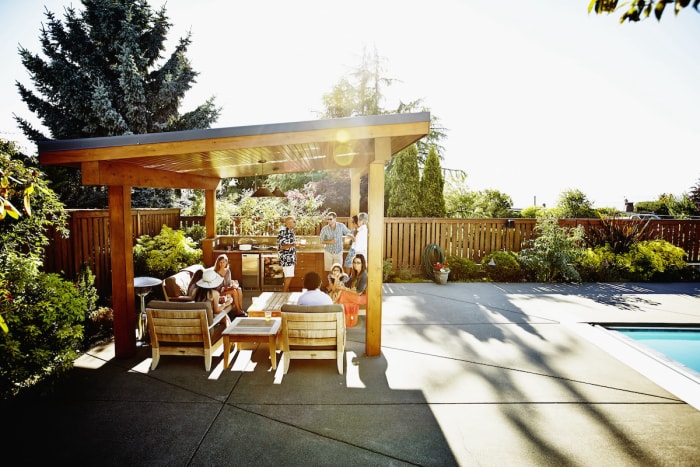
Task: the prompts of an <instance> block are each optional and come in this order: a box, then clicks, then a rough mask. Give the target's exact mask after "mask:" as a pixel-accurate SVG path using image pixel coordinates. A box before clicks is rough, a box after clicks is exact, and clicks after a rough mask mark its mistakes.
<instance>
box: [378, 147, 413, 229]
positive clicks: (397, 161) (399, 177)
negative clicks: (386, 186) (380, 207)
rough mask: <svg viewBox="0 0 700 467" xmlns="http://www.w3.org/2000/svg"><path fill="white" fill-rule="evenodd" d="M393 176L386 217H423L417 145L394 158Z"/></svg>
mask: <svg viewBox="0 0 700 467" xmlns="http://www.w3.org/2000/svg"><path fill="white" fill-rule="evenodd" d="M391 174H392V180H391V193H390V194H389V205H388V206H387V210H386V211H387V212H386V215H387V216H388V217H419V216H421V213H422V211H421V202H420V199H419V191H420V190H419V186H420V175H419V173H418V149H417V148H416V145H415V144H412V145H411V146H409V147H407V148H406V149H404V150H403V151H401V152H399V153H398V154H396V156H394V167H393V170H392V171H391Z"/></svg>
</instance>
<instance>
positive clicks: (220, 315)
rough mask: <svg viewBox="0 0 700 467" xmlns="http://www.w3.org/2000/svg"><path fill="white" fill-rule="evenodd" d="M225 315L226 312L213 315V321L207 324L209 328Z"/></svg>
mask: <svg viewBox="0 0 700 467" xmlns="http://www.w3.org/2000/svg"><path fill="white" fill-rule="evenodd" d="M225 317H226V312H221V313H219V314H215V315H214V321H213V322H212V323H211V326H209V329H211V328H213V327H214V326H216V325H217V324H219V321H221V320H222V319H224V318H225Z"/></svg>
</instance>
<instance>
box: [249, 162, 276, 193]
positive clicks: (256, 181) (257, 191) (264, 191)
mask: <svg viewBox="0 0 700 467" xmlns="http://www.w3.org/2000/svg"><path fill="white" fill-rule="evenodd" d="M265 162H267V161H266V160H265V159H260V160H259V161H258V163H259V164H264V163H265ZM257 184H258V177H257V176H256V177H255V185H257ZM274 196H275V195H274V194H273V193H272V192H271V191H270V190H269V189H267V188H265V187H264V186H261V187H260V188H258V189H257V190H255V191H254V192H253V194H252V195H250V197H251V198H272V197H274Z"/></svg>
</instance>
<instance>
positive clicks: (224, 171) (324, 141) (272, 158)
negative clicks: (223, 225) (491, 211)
mask: <svg viewBox="0 0 700 467" xmlns="http://www.w3.org/2000/svg"><path fill="white" fill-rule="evenodd" d="M429 130H430V113H428V112H421V113H410V114H390V115H375V116H367V117H352V118H339V119H330V120H312V121H305V122H292V123H279V124H267V125H253V126H242V127H230V128H212V129H206V130H188V131H178V132H169V133H153V134H145V135H125V136H112V137H103V138H85V139H75V140H52V141H43V142H40V143H39V145H38V146H39V158H40V161H41V163H42V164H44V165H62V166H69V167H79V168H81V169H82V176H83V184H85V185H127V186H143V187H156V188H168V187H169V188H208V189H213V188H216V186H217V185H218V183H219V181H220V180H221V179H222V178H230V177H236V178H242V177H252V176H255V175H271V174H278V173H292V172H307V171H310V170H338V169H343V168H352V169H357V170H360V171H365V170H366V169H367V168H368V167H369V164H370V163H372V162H373V161H374V160H375V153H374V139H375V138H390V144H391V154H392V155H393V154H396V153H397V152H399V151H401V150H402V149H404V148H406V147H408V146H410V145H411V144H413V143H414V142H416V141H418V140H419V139H420V138H422V137H423V136H425V135H427V134H428V132H429Z"/></svg>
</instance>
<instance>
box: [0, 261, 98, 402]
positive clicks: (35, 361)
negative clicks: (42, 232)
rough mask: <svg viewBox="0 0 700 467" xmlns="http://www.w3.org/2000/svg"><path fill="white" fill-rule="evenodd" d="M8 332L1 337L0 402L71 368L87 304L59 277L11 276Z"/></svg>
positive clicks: (73, 286)
mask: <svg viewBox="0 0 700 467" xmlns="http://www.w3.org/2000/svg"><path fill="white" fill-rule="evenodd" d="M11 275H12V276H14V277H12V278H11V284H12V285H11V288H12V293H13V297H14V299H13V302H12V312H11V313H8V314H7V315H6V316H5V319H6V320H7V323H8V327H9V331H8V332H7V333H0V397H2V398H8V397H12V396H14V395H16V394H17V393H19V392H20V391H21V390H22V389H24V388H28V387H30V386H32V385H34V384H36V383H37V382H38V381H42V380H47V379H52V378H57V377H59V376H61V375H62V374H64V373H65V372H66V371H67V370H69V369H70V368H72V366H73V360H74V359H75V358H76V357H77V353H78V350H79V349H80V343H81V341H82V337H83V326H82V322H83V321H84V319H85V310H86V309H87V300H86V298H85V297H83V296H81V294H80V291H79V290H78V288H77V287H76V286H75V285H74V284H72V283H70V282H68V281H66V280H64V279H62V278H61V277H60V276H59V275H57V274H45V273H39V274H37V275H36V276H34V277H32V279H31V280H24V279H23V278H22V277H21V272H20V273H19V274H16V275H15V274H11Z"/></svg>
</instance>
